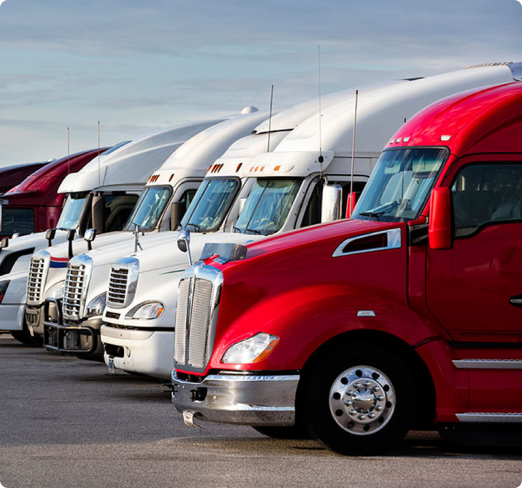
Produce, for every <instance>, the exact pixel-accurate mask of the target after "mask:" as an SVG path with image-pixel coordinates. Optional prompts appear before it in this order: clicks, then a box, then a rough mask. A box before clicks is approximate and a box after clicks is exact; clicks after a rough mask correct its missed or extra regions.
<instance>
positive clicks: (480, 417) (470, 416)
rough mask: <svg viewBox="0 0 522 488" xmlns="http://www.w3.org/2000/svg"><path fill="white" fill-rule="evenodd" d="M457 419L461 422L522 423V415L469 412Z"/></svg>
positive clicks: (459, 414)
mask: <svg viewBox="0 0 522 488" xmlns="http://www.w3.org/2000/svg"><path fill="white" fill-rule="evenodd" d="M456 415H457V418H458V419H459V420H460V421H461V422H481V423H482V422H484V423H493V422H498V423H501V422H509V423H520V422H522V413H496V412H491V413H490V412H468V413H458V414H456Z"/></svg>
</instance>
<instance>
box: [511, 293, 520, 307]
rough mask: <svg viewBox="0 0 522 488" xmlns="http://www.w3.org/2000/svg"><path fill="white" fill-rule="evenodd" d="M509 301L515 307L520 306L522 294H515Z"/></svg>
mask: <svg viewBox="0 0 522 488" xmlns="http://www.w3.org/2000/svg"><path fill="white" fill-rule="evenodd" d="M509 303H510V304H511V305H513V306H515V307H521V308H522V295H516V296H514V297H511V298H510V299H509Z"/></svg>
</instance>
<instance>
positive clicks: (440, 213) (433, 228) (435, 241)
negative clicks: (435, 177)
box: [428, 187, 452, 249]
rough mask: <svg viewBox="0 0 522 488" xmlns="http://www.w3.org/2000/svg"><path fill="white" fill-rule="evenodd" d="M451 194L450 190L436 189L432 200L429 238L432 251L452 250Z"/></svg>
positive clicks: (432, 194) (432, 193)
mask: <svg viewBox="0 0 522 488" xmlns="http://www.w3.org/2000/svg"><path fill="white" fill-rule="evenodd" d="M451 230H452V229H451V194H450V189H449V188H442V187H441V188H434V189H433V191H432V192H431V200H430V225H429V230H428V238H429V244H430V248H431V249H451V244H452V232H451Z"/></svg>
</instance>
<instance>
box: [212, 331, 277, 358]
mask: <svg viewBox="0 0 522 488" xmlns="http://www.w3.org/2000/svg"><path fill="white" fill-rule="evenodd" d="M278 342H279V337H277V336H274V335H270V334H265V333H264V332H262V333H260V334H256V335H255V336H253V337H250V339H246V340H244V341H241V342H238V343H237V344H234V345H233V346H230V347H229V348H228V350H227V352H226V353H225V354H224V356H223V359H221V362H222V363H240V364H245V363H258V362H259V361H262V360H263V359H265V358H266V357H267V356H268V355H269V354H270V353H271V352H272V351H273V350H274V347H276V345H277V343H278Z"/></svg>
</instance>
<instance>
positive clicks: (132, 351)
mask: <svg viewBox="0 0 522 488" xmlns="http://www.w3.org/2000/svg"><path fill="white" fill-rule="evenodd" d="M101 341H102V342H103V344H104V349H105V353H104V359H105V364H107V365H109V362H110V363H111V364H113V365H114V367H115V368H116V369H121V370H123V371H127V372H129V373H140V374H146V375H148V376H153V377H155V378H162V379H165V380H170V376H171V373H172V368H173V367H174V360H173V359H172V358H173V357H174V330H171V331H164V330H161V331H157V330H156V331H153V330H151V331H148V330H143V329H125V328H116V327H113V326H112V325H111V324H104V325H103V326H102V328H101Z"/></svg>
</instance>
